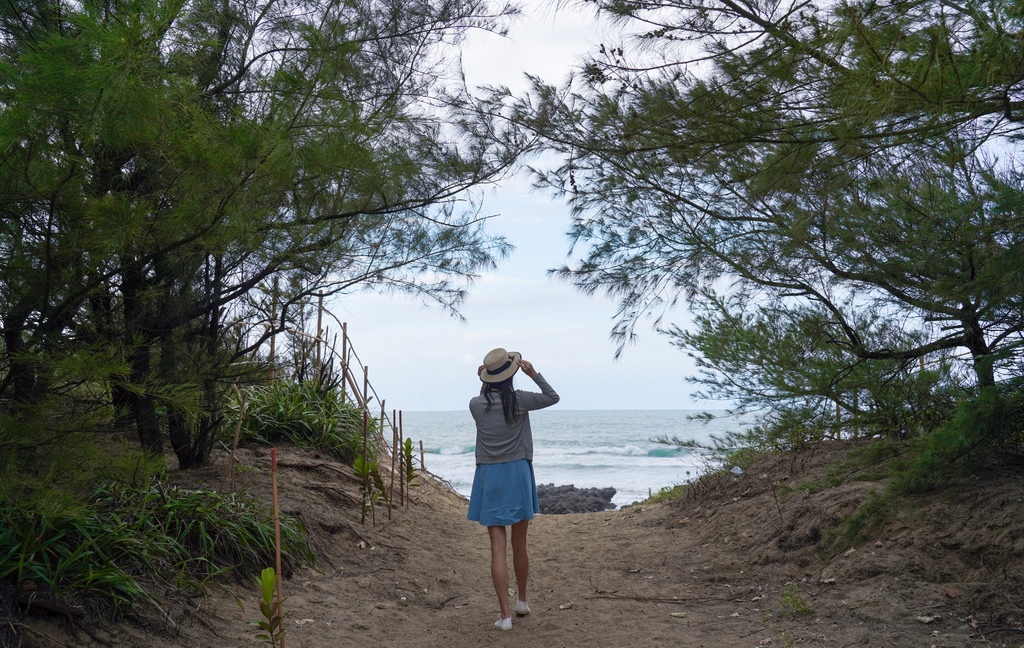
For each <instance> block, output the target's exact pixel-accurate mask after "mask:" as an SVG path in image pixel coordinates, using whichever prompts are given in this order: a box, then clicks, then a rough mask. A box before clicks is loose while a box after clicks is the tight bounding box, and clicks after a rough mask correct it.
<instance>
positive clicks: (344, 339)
mask: <svg viewBox="0 0 1024 648" xmlns="http://www.w3.org/2000/svg"><path fill="white" fill-rule="evenodd" d="M341 375H342V376H343V377H344V380H342V381H341V397H342V399H344V398H345V396H347V393H346V392H347V391H348V387H346V386H345V382H346V381H347V380H348V379H349V376H348V322H342V323H341Z"/></svg>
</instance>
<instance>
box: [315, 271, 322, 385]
mask: <svg viewBox="0 0 1024 648" xmlns="http://www.w3.org/2000/svg"><path fill="white" fill-rule="evenodd" d="M316 295H317V302H318V303H317V309H316V377H317V378H319V377H320V363H321V361H322V358H321V356H320V341H321V339H322V337H323V334H324V293H323V291H321V292H318V293H317V294H316Z"/></svg>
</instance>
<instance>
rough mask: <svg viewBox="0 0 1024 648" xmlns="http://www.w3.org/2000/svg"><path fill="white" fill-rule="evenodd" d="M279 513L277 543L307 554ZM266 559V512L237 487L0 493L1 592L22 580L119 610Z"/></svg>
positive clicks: (270, 552)
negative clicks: (163, 590) (81, 494)
mask: <svg viewBox="0 0 1024 648" xmlns="http://www.w3.org/2000/svg"><path fill="white" fill-rule="evenodd" d="M281 522H282V529H281V530H282V538H281V540H282V550H283V551H284V552H285V553H286V554H287V555H288V556H290V558H291V559H292V560H293V561H294V562H295V563H296V564H303V563H311V562H312V561H313V553H312V550H311V549H310V547H309V544H308V541H307V540H306V530H305V528H304V527H303V525H302V524H301V523H300V522H299V521H297V520H295V519H292V518H288V517H285V518H283V519H282V521H281ZM273 560H274V524H273V518H272V515H271V514H270V513H269V512H267V511H265V510H263V508H262V507H261V506H260V505H259V504H258V503H257V502H255V501H254V500H251V499H248V498H245V497H241V496H238V495H235V494H228V495H220V494H217V493H212V492H207V491H196V490H186V489H181V488H177V487H167V486H161V485H157V484H155V483H154V484H153V485H150V486H148V487H139V486H134V485H130V484H125V483H116V482H115V483H110V484H106V485H102V486H100V487H98V488H96V489H95V490H94V491H93V492H92V493H91V494H90V495H89V496H88V497H86V498H84V499H83V500H79V501H76V500H74V499H73V498H70V497H68V496H67V495H66V494H65V493H61V492H60V491H54V490H52V489H50V490H48V489H39V490H37V491H36V492H35V493H34V495H33V496H32V497H21V498H19V499H18V500H12V499H10V498H8V497H0V581H6V582H7V584H8V587H6V588H3V591H5V592H10V591H19V590H23V589H25V588H26V587H28V588H32V589H33V590H39V591H45V592H47V593H49V594H52V595H53V596H55V597H57V598H59V599H61V600H64V601H67V602H69V603H75V602H81V601H84V600H92V601H97V602H99V603H100V604H101V605H105V606H107V607H108V608H109V609H110V610H111V612H113V613H114V614H118V613H121V612H123V611H125V610H127V609H131V608H134V607H138V606H141V607H145V606H147V605H149V604H151V603H153V602H155V599H154V597H153V595H152V594H151V593H150V592H151V591H155V590H154V588H153V587H152V586H153V585H156V584H161V583H162V584H164V585H170V586H173V587H176V588H179V589H184V590H187V591H192V592H201V591H202V590H203V588H204V586H205V585H206V584H207V583H208V582H209V580H210V579H211V578H212V577H213V576H215V575H217V574H220V573H223V572H225V571H227V570H233V571H234V572H235V573H236V574H237V575H238V576H239V577H252V576H254V575H257V574H259V573H260V570H261V569H262V568H263V567H265V566H266V565H268V564H273ZM8 603H9V602H8Z"/></svg>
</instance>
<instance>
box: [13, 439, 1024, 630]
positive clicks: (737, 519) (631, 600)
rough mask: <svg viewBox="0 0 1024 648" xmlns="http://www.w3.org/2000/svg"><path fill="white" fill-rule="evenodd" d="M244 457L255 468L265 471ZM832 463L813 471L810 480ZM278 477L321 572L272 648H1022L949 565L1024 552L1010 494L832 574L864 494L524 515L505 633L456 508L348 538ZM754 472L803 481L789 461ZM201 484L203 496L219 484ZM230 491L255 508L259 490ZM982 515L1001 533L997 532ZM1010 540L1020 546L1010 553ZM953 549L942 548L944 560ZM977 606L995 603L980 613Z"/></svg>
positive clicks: (316, 467) (424, 498)
mask: <svg viewBox="0 0 1024 648" xmlns="http://www.w3.org/2000/svg"><path fill="white" fill-rule="evenodd" d="M257 455H258V453H256V455H254V456H253V457H252V459H253V461H262V460H263V458H262V457H259V456H257ZM830 461H833V460H832V459H826V458H821V459H820V460H819V465H818V468H817V469H823V468H824V467H826V466H827V465H828V464H829V462H830ZM289 462H292V465H294V466H295V468H294V469H293V470H291V471H290V472H285V473H283V474H282V492H283V493H284V497H283V505H282V506H283V509H284V510H285V512H286V513H289V514H292V515H301V516H302V518H303V519H304V520H306V522H307V524H308V525H309V526H310V529H311V532H312V540H313V542H314V545H315V547H316V549H317V550H318V552H319V554H320V555H321V559H320V561H319V563H318V565H317V566H316V568H303V569H300V570H298V571H297V572H296V573H294V574H293V575H292V577H291V578H290V579H288V580H287V581H286V583H285V596H286V602H285V607H286V612H287V616H288V619H287V624H288V625H287V627H288V635H287V646H288V648H338V647H347V646H353V647H355V646H368V647H374V648H376V647H380V646H386V647H391V646H393V647H410V648H412V647H431V646H446V647H455V648H482V647H490V646H523V645H529V646H537V647H542V648H549V647H550V648H557V647H568V646H580V647H592V646H612V647H615V646H638V647H639V646H644V647H659V646H666V647H667V646H673V647H678V648H696V647H706V648H720V647H723V646H724V647H732V646H737V647H751V648H753V647H757V646H773V647H774V646H795V645H801V646H822V647H830V648H831V647H848V646H866V647H877V648H901V647H903V646H907V647H923V648H952V647H959V646H971V645H980V644H982V643H985V645H993V644H991V643H986V642H988V641H989V638H990V637H992V638H998V639H1002V640H1005V639H1007V637H1010V642H1009V643H1001V642H997V643H995V644H994V645H1007V646H1012V647H1014V648H1016V647H1017V646H1020V640H1019V638H1018V637H1016V636H1015V635H1013V634H1012V633H1011V634H1009V635H1007V634H1005V633H1006V632H1007V628H1009V627H1010V625H1008V624H1012V623H1013V622H1014V620H1013V618H1011V617H1008V616H1006V614H1005V613H1003V612H1001V610H1003V609H1005V610H1009V611H1010V612H1012V611H1013V610H1015V609H1018V608H1020V607H1021V605H1018V604H1017V603H1014V601H1017V602H1018V603H1024V601H1022V600H1021V592H1020V588H1014V589H1005V586H999V587H1004V591H996V590H993V585H992V583H993V582H996V581H998V582H999V583H1009V581H1006V580H1005V578H1002V577H1000V578H1001V580H1000V579H996V581H994V580H993V578H994V576H993V572H991V571H990V569H989V568H988V567H981V568H979V567H974V566H972V565H971V564H970V563H969V562H965V561H964V560H962V558H963V557H964V556H966V555H967V554H968V553H974V552H975V551H976V550H975V548H974V547H975V545H977V546H978V547H981V548H980V549H977V551H981V552H985V551H988V552H989V553H988V554H987V555H992V554H991V552H990V551H989V549H986V547H989V546H1001V545H1000V544H999V543H1003V544H1005V538H1007V537H1011V536H1012V537H1018V536H1021V537H1024V532H1022V533H1017V531H1019V530H1021V527H1022V523H1021V520H1022V519H1024V498H1020V497H1018V498H1017V499H1013V500H1011V499H1009V495H1012V494H1013V493H1017V492H1018V490H1019V486H1018V485H1017V482H1016V481H1011V482H1008V483H1007V484H1006V485H1005V486H1004V485H999V484H997V485H996V486H995V487H994V490H993V491H992V493H991V494H982V495H979V498H978V499H976V500H975V501H970V500H966V499H965V501H963V502H956V503H954V504H950V503H948V502H946V501H945V500H941V499H939V500H936V502H935V503H933V504H932V506H935V507H938V508H937V509H935V512H933V513H927V512H923V511H922V512H916V511H912V512H911V513H912V514H913V515H914V516H916V517H914V518H913V519H910V520H896V521H894V523H893V524H892V525H891V526H890V528H889V529H888V530H886V531H884V533H883V534H882V535H880V536H879V539H878V540H877V541H875V542H873V543H870V544H868V545H866V546H863V547H859V548H858V549H856V550H852V551H849V552H846V553H843V554H841V555H839V556H833V557H830V558H825V557H821V556H819V555H818V554H817V553H816V541H815V540H814V539H815V538H817V537H820V534H821V529H822V528H827V526H826V525H827V524H834V522H835V520H837V519H839V517H838V514H839V513H841V512H842V511H844V510H845V511H848V510H850V507H851V506H853V505H855V504H856V502H858V501H861V500H862V499H863V497H864V495H865V493H867V492H868V491H869V489H870V488H872V485H870V484H866V485H865V484H851V485H849V486H843V487H841V488H838V489H832V490H830V491H822V492H821V493H818V494H814V495H808V494H801V493H800V492H794V493H792V494H791V496H783V497H782V498H781V499H779V500H776V497H775V495H773V494H772V492H771V491H770V490H769V489H768V486H767V484H770V483H771V482H772V481H775V483H777V484H778V483H782V480H786V479H789V478H790V476H789V473H787V475H782V476H778V477H777V480H776V479H774V478H773V479H772V480H768V479H764V477H765V475H755V474H750V475H746V476H744V477H742V478H732V477H726V478H724V479H725V481H723V482H722V483H721V484H719V485H717V486H715V485H711V486H707V487H703V488H704V490H703V491H702V493H701V494H700V496H699V497H695V498H693V499H690V500H687V501H683V502H680V503H676V504H672V505H667V504H663V505H643V506H633V507H629V508H627V509H625V510H621V511H609V512H604V513H589V514H577V515H548V516H539V517H538V518H537V519H536V520H535V521H534V522H533V523H532V525H531V529H530V558H531V572H530V576H531V580H530V603H531V607H532V609H533V613H532V614H530V615H529V616H526V617H523V618H517V619H516V620H515V621H514V627H513V630H512V631H510V632H501V631H499V630H497V629H495V628H494V627H493V625H492V623H493V621H494V619H495V618H496V617H497V613H498V605H497V601H496V599H495V596H494V593H493V589H492V586H491V582H490V574H489V552H488V547H487V536H486V532H485V531H484V529H483V528H482V527H480V526H479V525H478V524H476V523H474V522H469V521H467V520H466V519H465V512H466V506H467V505H466V501H465V500H464V499H463V498H462V497H461V496H459V495H457V494H455V493H454V492H452V491H451V490H449V489H447V488H446V487H445V486H443V485H442V484H441V483H440V482H436V481H432V480H428V481H425V482H424V484H423V485H422V486H421V487H420V488H419V489H418V490H416V491H415V492H414V501H413V503H412V504H411V505H410V506H408V507H406V508H401V509H396V511H395V514H394V516H393V519H391V520H388V519H387V516H386V514H385V513H383V512H381V513H379V514H378V521H377V525H376V526H372V525H371V524H370V523H369V521H368V522H367V524H366V525H360V523H359V517H358V513H357V511H358V509H357V508H356V507H353V506H352V505H351V500H352V497H353V496H352V493H351V492H348V491H346V488H349V487H348V486H345V485H344V483H343V482H341V481H339V480H338V477H337V474H338V470H339V469H338V468H337V467H336V466H331V465H327V464H326V463H325V462H323V461H322V460H320V459H319V458H318V457H309V456H307V455H303V454H302V453H300V452H294V453H291V454H287V453H286V454H285V456H284V457H283V458H282V463H284V464H286V465H288V464H289ZM762 469H763V470H767V471H776V470H779V471H781V470H783V469H784V470H787V471H793V470H798V469H800V467H799V466H798V465H796V464H794V463H793V462H792V461H788V463H786V464H783V463H781V462H780V463H777V464H774V465H769V466H766V467H764V468H762ZM210 474H211V479H212V478H213V477H212V476H213V475H217V478H218V479H219V475H220V474H221V472H220V471H217V470H212V471H211V473H210ZM243 474H245V475H257V473H256V472H255V471H251V472H245V473H243ZM780 475H781V473H780ZM797 477H798V475H796V473H793V475H792V478H793V479H794V480H795V479H797ZM800 477H803V476H800ZM190 478H191V479H193V480H195V479H196V474H195V473H193V474H190ZM199 478H200V480H201V478H202V475H199ZM328 482H330V485H327V484H328ZM339 484H341V485H340V486H339ZM246 487H247V488H249V489H251V490H252V491H253V492H254V493H255V494H256V495H257V496H266V493H262V492H260V487H259V485H258V484H257V483H256V481H254V482H253V483H252V484H248V485H247V486H246ZM982 498H988V499H987V500H984V501H983V499H982ZM1010 501H1012V502H1014V503H1013V504H1012V506H1011V505H1009V504H1007V502H1010ZM346 502H349V503H348V504H346ZM943 507H945V508H943ZM993 507H998V508H993ZM994 510H998V511H1000V514H999V515H1001V516H1002V517H1000V518H995V517H994V516H993V515H992V513H991V512H992V511H994ZM974 511H977V512H978V515H979V519H981V520H983V521H984V524H985V525H986V526H985V529H984V531H985V532H984V533H983V534H978V533H975V535H973V536H968V535H962V536H956V534H957V533H961V534H966V533H967V532H966V531H961V530H962V529H969V528H971V525H970V519H969V517H970V515H972V514H974V513H972V512H974ZM986 511H987V512H986ZM964 521H967V523H968V524H966V525H965V524H964ZM974 526H980V525H974ZM1015 530H1017V531H1015ZM1011 531H1013V533H1016V534H1017V535H1013V534H1010V535H1009V536H1008V535H1007V534H1008V533H1010V532H1011ZM936 539H939V540H940V541H941V542H940V543H937V542H936ZM979 543H981V544H979ZM984 543H989V544H984ZM1021 543H1024V540H1022V541H1021V542H1018V544H1021ZM953 544H956V548H955V549H944V548H943V547H945V546H947V545H949V546H952V545H953ZM1014 546H1015V547H1016V545H1014ZM968 550H970V551H969V552H968ZM1021 550H1022V548H1021V547H1017V548H1012V547H1011V548H1009V549H1008V551H1011V553H1009V554H1007V556H1009V558H1008V560H1011V559H1012V560H1011V563H1013V560H1015V559H1013V556H1016V555H1018V554H1019V553H1021ZM1012 552H1016V553H1012ZM958 560H959V561H960V562H959V563H955V561H958ZM510 562H511V561H510ZM1011 563H1007V564H1011ZM1013 564H1017V565H1018V567H1019V562H1017V563H1013ZM1011 566H1012V565H1011ZM1000 571H1001V572H1003V573H1009V572H1006V569H1005V568H1000ZM1019 571H1020V570H1019V569H1017V570H1016V571H1014V572H1013V573H1014V574H1016V573H1018V572H1019ZM1014 582H1016V581H1014ZM513 583H514V579H513ZM511 596H514V594H511ZM983 596H990V598H988V599H984V600H985V601H991V603H988V602H986V603H985V604H984V605H981V604H979V603H978V601H979V600H981V599H980V598H979V597H983ZM255 599H256V593H255V590H254V589H252V588H248V587H246V586H244V585H243V584H238V583H226V582H225V583H221V584H219V585H218V586H214V587H213V588H211V590H210V596H208V597H207V598H203V599H198V600H192V601H191V602H187V601H186V602H183V603H179V604H177V605H169V607H168V611H169V612H170V614H171V616H172V617H174V618H175V619H177V620H178V630H177V632H176V633H170V634H167V633H164V634H161V635H158V634H154V632H153V630H154V629H157V628H159V627H161V626H163V624H161V623H155V624H153V623H152V620H151V625H145V624H144V625H142V626H141V627H140V625H138V624H135V625H130V624H123V625H121V626H107V627H104V628H99V629H95V628H93V629H90V631H89V632H88V633H87V634H88V636H86V634H83V633H78V634H77V635H76V636H74V637H69V638H67V640H61V639H59V638H58V637H59V636H60V634H61V632H62V631H63V628H61V624H60V623H57V622H54V623H52V624H51V625H50V626H49V627H47V626H45V625H42V626H40V627H39V628H38V629H39V630H40V631H41V632H45V633H46V636H47V640H46V641H39V642H37V643H33V642H32V641H28V642H27V643H25V644H23V645H24V646H25V647H26V648H29V647H30V646H36V645H38V646H54V645H64V646H91V645H96V646H119V647H122V648H172V647H173V648H177V647H185V646H187V647H189V648H204V647H209V648H241V647H248V646H257V645H265V644H261V643H260V642H258V641H256V639H255V634H256V631H255V629H254V628H253V627H252V626H251V625H250V623H251V622H252V621H255V620H256V619H257V617H258V610H257V608H256V605H255ZM512 600H514V599H512ZM239 601H241V602H242V603H243V605H244V610H243V609H240V607H239V604H238V602H239ZM1006 601H1009V603H1004V602H1006ZM1011 603H1013V605H1011ZM189 605H190V607H189ZM984 606H988V607H989V608H991V609H992V610H993V611H992V613H991V614H989V615H988V616H986V615H983V614H979V613H978V612H977V611H976V610H978V609H980V608H983V607H984ZM993 606H1002V607H1000V608H999V609H998V610H997V609H996V608H995V607H993ZM971 609H973V610H975V612H970V611H969V610H971ZM965 610H968V611H965ZM997 614H999V615H1002V616H1000V617H998V618H997ZM999 618H1002V619H1004V620H1003V621H999ZM1006 619H1009V620H1008V621H1007V620H1006ZM163 627H164V628H165V627H166V626H163ZM985 632H989V633H990V634H989V635H986V634H985ZM999 633H1004V634H1002V635H1001V636H1000V634H999ZM1013 640H1016V643H1014V642H1013Z"/></svg>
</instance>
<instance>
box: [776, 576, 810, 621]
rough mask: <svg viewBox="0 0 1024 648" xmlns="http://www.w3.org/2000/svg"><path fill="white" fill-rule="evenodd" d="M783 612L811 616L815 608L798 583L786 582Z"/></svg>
mask: <svg viewBox="0 0 1024 648" xmlns="http://www.w3.org/2000/svg"><path fill="white" fill-rule="evenodd" d="M782 613H783V614H785V615H789V616H794V617H796V616H802V617H809V616H812V615H813V614H814V610H813V609H812V608H811V606H810V605H808V603H807V601H806V600H805V599H804V597H803V595H802V594H801V593H800V586H799V585H797V584H796V583H786V584H785V585H784V586H783V588H782Z"/></svg>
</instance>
